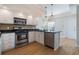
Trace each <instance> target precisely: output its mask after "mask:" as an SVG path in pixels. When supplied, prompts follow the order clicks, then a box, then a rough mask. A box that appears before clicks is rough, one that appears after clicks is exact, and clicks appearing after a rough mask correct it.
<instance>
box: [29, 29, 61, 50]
mask: <svg viewBox="0 0 79 59" xmlns="http://www.w3.org/2000/svg"><path fill="white" fill-rule="evenodd" d="M60 32H61V31H44V30H33V31H29V36H31V37H29V41H30V42H33V41H36V42H38V43H40V44H42V45H44V46H47V47H51V48H53V49H54V50H56V49H57V48H59V47H60Z"/></svg>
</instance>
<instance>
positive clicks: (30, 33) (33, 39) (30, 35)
mask: <svg viewBox="0 0 79 59" xmlns="http://www.w3.org/2000/svg"><path fill="white" fill-rule="evenodd" d="M28 38H29V43H31V42H34V41H35V32H34V31H30V32H29V35H28Z"/></svg>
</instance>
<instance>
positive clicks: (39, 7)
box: [0, 4, 46, 16]
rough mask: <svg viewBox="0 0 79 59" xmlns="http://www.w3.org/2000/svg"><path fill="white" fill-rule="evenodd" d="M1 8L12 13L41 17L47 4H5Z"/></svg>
mask: <svg viewBox="0 0 79 59" xmlns="http://www.w3.org/2000/svg"><path fill="white" fill-rule="evenodd" d="M0 6H1V7H4V8H5V7H6V8H7V9H8V10H10V11H12V12H15V13H16V12H18V13H19V12H22V13H23V14H24V15H26V16H27V15H32V16H40V15H42V13H43V11H44V10H43V9H44V7H45V6H46V4H4V5H0Z"/></svg>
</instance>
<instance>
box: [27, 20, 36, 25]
mask: <svg viewBox="0 0 79 59" xmlns="http://www.w3.org/2000/svg"><path fill="white" fill-rule="evenodd" d="M27 25H36V20H34V19H27Z"/></svg>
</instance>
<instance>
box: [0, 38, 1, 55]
mask: <svg viewBox="0 0 79 59" xmlns="http://www.w3.org/2000/svg"><path fill="white" fill-rule="evenodd" d="M0 55H1V37H0Z"/></svg>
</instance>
